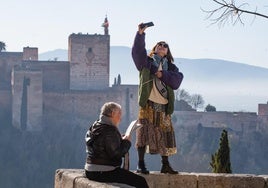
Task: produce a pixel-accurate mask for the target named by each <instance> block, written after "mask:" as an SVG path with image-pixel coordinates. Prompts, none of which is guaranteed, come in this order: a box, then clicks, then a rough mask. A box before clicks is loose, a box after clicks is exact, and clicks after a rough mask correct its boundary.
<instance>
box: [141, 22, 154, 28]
mask: <svg viewBox="0 0 268 188" xmlns="http://www.w3.org/2000/svg"><path fill="white" fill-rule="evenodd" d="M146 26H147V27H152V26H154V23H153V22H147V23H143V24H141V25H140V27H141V28H144V27H146Z"/></svg>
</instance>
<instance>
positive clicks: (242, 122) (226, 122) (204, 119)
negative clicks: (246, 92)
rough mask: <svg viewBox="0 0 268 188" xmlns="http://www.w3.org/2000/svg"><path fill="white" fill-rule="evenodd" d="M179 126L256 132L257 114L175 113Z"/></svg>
mask: <svg viewBox="0 0 268 188" xmlns="http://www.w3.org/2000/svg"><path fill="white" fill-rule="evenodd" d="M174 115H175V116H176V119H177V121H176V125H177V126H198V125H202V126H203V127H218V128H220V127H226V128H227V127H228V128H231V129H233V130H235V131H245V130H255V129H256V125H257V121H258V120H257V114H256V113H246V112H192V111H175V112H174Z"/></svg>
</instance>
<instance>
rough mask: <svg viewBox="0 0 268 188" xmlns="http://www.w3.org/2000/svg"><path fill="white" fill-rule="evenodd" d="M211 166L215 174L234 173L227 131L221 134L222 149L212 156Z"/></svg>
mask: <svg viewBox="0 0 268 188" xmlns="http://www.w3.org/2000/svg"><path fill="white" fill-rule="evenodd" d="M210 166H211V167H212V172H214V173H232V170H231V162H230V148H229V142H228V132H227V131H226V130H223V131H222V133H221V139H220V147H219V149H218V151H216V152H215V154H213V155H211V163H210Z"/></svg>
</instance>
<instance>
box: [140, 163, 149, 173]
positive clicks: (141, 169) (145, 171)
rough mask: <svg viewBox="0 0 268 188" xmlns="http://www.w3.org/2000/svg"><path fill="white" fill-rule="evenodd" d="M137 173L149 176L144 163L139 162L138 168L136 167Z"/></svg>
mask: <svg viewBox="0 0 268 188" xmlns="http://www.w3.org/2000/svg"><path fill="white" fill-rule="evenodd" d="M137 173H142V174H149V173H150V172H149V170H147V168H146V167H145V163H144V161H139V163H138V167H137Z"/></svg>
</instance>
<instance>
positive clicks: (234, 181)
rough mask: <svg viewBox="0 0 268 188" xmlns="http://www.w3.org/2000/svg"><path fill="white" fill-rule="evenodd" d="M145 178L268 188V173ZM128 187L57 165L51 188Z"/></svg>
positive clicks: (169, 185) (199, 186) (167, 185)
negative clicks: (97, 179)
mask: <svg viewBox="0 0 268 188" xmlns="http://www.w3.org/2000/svg"><path fill="white" fill-rule="evenodd" d="M142 176H143V177H145V178H146V181H147V182H148V184H149V187H150V188H173V187H174V188H175V187H180V188H268V175H254V174H214V173H186V172H180V173H179V174H177V175H168V174H161V173H159V172H157V171H154V172H151V174H149V175H142ZM93 187H99V188H119V187H122V188H130V187H131V186H128V185H124V184H118V183H100V182H95V181H91V180H88V179H87V178H86V177H85V176H84V170H82V169H58V170H57V171H56V174H55V184H54V188H93Z"/></svg>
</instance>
